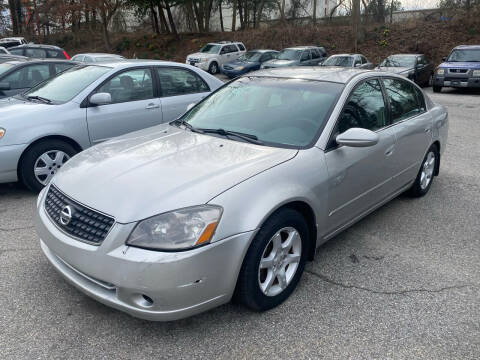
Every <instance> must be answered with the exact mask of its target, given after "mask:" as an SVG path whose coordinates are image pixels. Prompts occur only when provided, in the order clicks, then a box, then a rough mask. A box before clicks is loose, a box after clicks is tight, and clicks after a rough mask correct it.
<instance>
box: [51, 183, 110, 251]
mask: <svg viewBox="0 0 480 360" xmlns="http://www.w3.org/2000/svg"><path fill="white" fill-rule="evenodd" d="M67 205H70V207H71V208H72V209H73V213H72V220H71V221H70V223H69V224H68V225H63V224H62V223H61V222H60V212H61V211H62V210H63V209H64V207H65V206H67ZM45 211H46V212H47V214H48V215H49V216H50V218H51V219H52V220H53V222H54V223H55V224H57V226H58V227H60V228H61V229H62V230H63V231H65V232H66V233H67V234H70V235H72V236H74V237H76V238H77V239H79V240H82V241H86V242H89V243H93V244H97V245H99V244H101V243H102V241H103V240H105V237H106V236H107V234H108V232H109V231H110V229H111V228H112V226H113V224H114V223H115V219H114V218H112V217H111V216H107V215H104V214H101V213H99V212H96V211H94V210H91V209H88V208H86V207H85V206H83V205H81V204H79V203H77V202H76V201H74V200H72V199H70V198H68V197H67V196H65V195H64V194H63V193H62V192H60V191H59V190H58V189H57V188H55V187H54V186H53V185H51V186H50V189H48V193H47V197H46V199H45Z"/></svg>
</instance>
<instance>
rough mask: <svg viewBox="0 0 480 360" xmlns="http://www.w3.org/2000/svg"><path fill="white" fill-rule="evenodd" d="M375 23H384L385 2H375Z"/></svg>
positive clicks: (381, 0)
mask: <svg viewBox="0 0 480 360" xmlns="http://www.w3.org/2000/svg"><path fill="white" fill-rule="evenodd" d="M376 20H377V22H379V23H382V24H383V23H384V22H385V2H384V0H377V19H376Z"/></svg>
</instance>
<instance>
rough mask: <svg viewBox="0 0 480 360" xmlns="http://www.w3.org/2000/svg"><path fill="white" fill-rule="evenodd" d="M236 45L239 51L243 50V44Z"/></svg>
mask: <svg viewBox="0 0 480 360" xmlns="http://www.w3.org/2000/svg"><path fill="white" fill-rule="evenodd" d="M237 46H238V48H239V49H240V51H245V46H243V44H237Z"/></svg>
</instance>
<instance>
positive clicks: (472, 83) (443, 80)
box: [433, 75, 480, 88]
mask: <svg viewBox="0 0 480 360" xmlns="http://www.w3.org/2000/svg"><path fill="white" fill-rule="evenodd" d="M433 85H434V86H441V87H455V88H480V77H466V76H464V77H455V76H450V75H447V76H439V75H435V76H434V77H433Z"/></svg>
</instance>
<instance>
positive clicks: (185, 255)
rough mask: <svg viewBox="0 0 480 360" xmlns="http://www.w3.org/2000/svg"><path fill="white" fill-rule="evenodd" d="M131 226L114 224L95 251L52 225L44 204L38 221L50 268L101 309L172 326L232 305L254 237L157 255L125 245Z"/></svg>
mask: <svg viewBox="0 0 480 360" xmlns="http://www.w3.org/2000/svg"><path fill="white" fill-rule="evenodd" d="M42 200H43V199H42ZM134 226H135V224H118V223H117V224H115V225H114V226H113V228H112V230H111V231H110V233H109V234H108V235H107V237H106V239H105V240H104V241H103V243H102V244H101V245H100V246H94V245H89V244H86V243H83V242H80V241H78V240H75V239H73V238H71V237H69V236H68V235H67V234H65V233H64V232H63V231H62V230H61V229H59V228H58V227H57V226H56V225H54V224H53V223H52V222H51V221H50V219H49V217H48V215H47V214H46V212H45V211H44V208H43V201H39V205H38V209H37V216H36V229H37V233H38V235H39V236H40V239H41V240H40V244H41V247H42V250H43V252H44V254H45V255H46V257H47V259H48V260H49V262H50V263H51V264H52V265H53V266H54V267H55V268H56V270H57V271H58V272H59V273H60V274H61V275H62V276H63V277H64V278H65V279H66V280H68V281H69V282H70V283H71V284H73V285H74V286H75V287H77V288H78V289H79V290H81V291H82V292H84V293H85V294H87V295H88V296H90V297H92V298H94V299H96V300H98V301H99V302H101V303H103V304H105V305H108V306H111V307H113V308H116V309H118V310H121V311H124V312H126V313H128V314H130V315H132V316H135V317H138V318H142V319H146V320H154V321H170V320H177V319H181V318H184V317H188V316H191V315H194V314H197V313H200V312H203V311H206V310H208V309H211V308H213V307H216V306H219V305H221V304H224V303H227V302H228V301H230V299H231V297H232V295H233V292H234V289H235V285H236V280H237V276H238V273H239V271H240V267H241V264H242V261H243V257H244V255H245V253H246V250H247V248H248V245H249V243H250V239H251V237H252V236H253V232H248V233H243V234H238V235H235V236H232V237H230V238H227V239H224V240H221V241H217V242H215V243H213V244H209V245H206V246H203V247H200V248H197V249H194V250H189V251H182V252H159V251H150V250H144V249H139V248H135V247H130V246H126V245H125V241H126V239H127V237H128V235H129V234H130V232H131V231H132V229H133V227H134ZM150 300H151V301H150Z"/></svg>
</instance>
